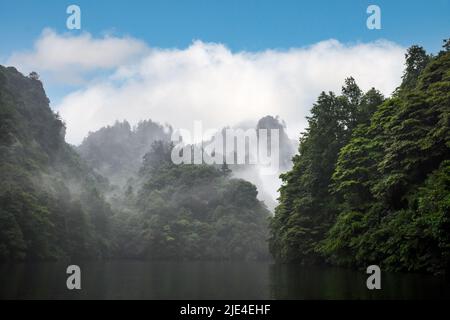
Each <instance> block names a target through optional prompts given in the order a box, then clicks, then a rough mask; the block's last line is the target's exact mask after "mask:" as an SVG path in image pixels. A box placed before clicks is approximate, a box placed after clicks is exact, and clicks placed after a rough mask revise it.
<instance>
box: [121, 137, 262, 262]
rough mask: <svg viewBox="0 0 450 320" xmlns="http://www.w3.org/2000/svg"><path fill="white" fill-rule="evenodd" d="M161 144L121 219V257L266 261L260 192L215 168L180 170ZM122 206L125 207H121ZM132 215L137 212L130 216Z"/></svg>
mask: <svg viewBox="0 0 450 320" xmlns="http://www.w3.org/2000/svg"><path fill="white" fill-rule="evenodd" d="M171 150H172V146H171V145H170V144H167V143H164V142H161V141H158V142H155V143H154V144H153V146H152V150H151V151H150V152H149V153H148V154H146V155H145V157H144V164H143V167H142V169H141V170H140V176H141V181H140V183H138V185H141V186H142V187H141V188H139V189H138V191H137V194H136V196H135V197H133V196H131V195H130V192H132V191H131V189H130V190H129V193H128V197H130V196H131V197H132V198H134V199H131V202H129V206H128V207H127V208H125V210H124V211H125V212H124V213H121V214H118V215H117V216H116V223H115V226H116V230H115V234H117V237H118V238H117V242H116V243H117V250H118V252H117V255H119V256H126V257H133V258H148V259H171V260H173V259H176V260H188V259H189V260H191V259H214V260H216V259H218V260H224V259H225V260H231V259H247V260H248V259H250V260H252V259H262V258H266V257H267V255H268V252H267V249H266V245H265V240H266V238H267V219H268V216H269V212H268V211H267V209H266V208H265V206H264V205H263V204H262V203H261V202H260V201H258V200H257V198H256V196H257V191H256V187H255V186H254V185H252V184H251V183H249V182H246V181H244V180H237V179H231V178H229V174H228V172H227V171H226V170H225V172H224V170H220V169H218V168H216V167H214V166H209V165H174V164H173V163H172V161H171V160H170V153H171ZM121 202H122V201H121ZM130 212H133V213H132V214H130Z"/></svg>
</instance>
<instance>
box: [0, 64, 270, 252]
mask: <svg viewBox="0 0 450 320" xmlns="http://www.w3.org/2000/svg"><path fill="white" fill-rule="evenodd" d="M170 130H171V129H170V128H169V127H163V126H160V125H159V124H156V123H153V122H151V121H144V122H141V123H140V124H139V125H138V126H137V127H136V128H134V129H131V128H130V126H129V124H128V123H127V122H123V123H116V124H115V125H114V126H113V127H108V128H104V129H102V130H100V131H98V132H96V133H92V134H91V135H90V136H89V137H88V138H87V139H86V140H85V141H84V143H83V144H82V146H81V147H80V148H79V151H80V153H81V154H82V155H83V158H84V159H83V158H82V157H80V156H79V155H78V153H77V152H76V151H75V150H74V149H73V147H72V146H70V145H68V144H67V143H66V142H65V140H64V135H65V125H64V123H63V121H62V120H61V119H60V118H59V116H58V115H57V114H55V113H53V112H52V110H51V109H50V107H49V100H48V99H47V97H46V95H45V92H44V89H43V86H42V83H41V82H40V81H39V80H38V76H37V74H35V73H33V74H30V76H29V77H24V76H23V75H22V74H21V73H19V72H18V71H17V70H16V69H15V68H12V67H9V68H5V67H2V66H0V260H3V261H4V260H7V261H10V260H43V259H64V258H72V259H99V258H142V259H177V260H180V259H183V260H187V259H190V260H195V259H214V260H231V259H233V260H234V259H245V260H253V259H262V258H267V256H268V250H267V246H266V239H267V236H268V235H267V223H268V216H269V212H268V210H267V209H266V207H265V206H264V205H263V203H262V202H260V201H259V200H258V199H257V190H256V187H255V186H254V185H252V184H251V183H249V182H246V181H244V180H239V179H232V178H231V177H230V176H229V174H230V170H229V169H228V168H226V166H224V167H223V168H222V170H220V169H218V168H216V167H215V166H207V165H201V166H196V165H178V166H176V165H173V163H172V162H171V159H170V152H171V148H172V146H171V145H170V144H168V142H167V140H168V137H170ZM148 151H150V152H148ZM146 152H148V153H147V154H146V155H145V156H144V157H143V158H142V155H144V154H145V153H146ZM91 166H92V167H91ZM94 169H95V170H94ZM100 173H102V174H105V176H102V175H100ZM128 178H132V179H128ZM119 179H122V181H121V182H122V183H123V184H124V185H125V187H123V188H115V189H114V192H111V185H110V184H109V182H108V181H109V180H113V182H117V180H119ZM105 195H108V197H106V196H105Z"/></svg>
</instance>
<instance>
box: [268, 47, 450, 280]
mask: <svg viewBox="0 0 450 320" xmlns="http://www.w3.org/2000/svg"><path fill="white" fill-rule="evenodd" d="M293 162H294V167H293V169H292V170H291V171H289V172H287V173H286V174H283V175H282V176H281V178H282V180H283V185H282V186H281V188H280V199H279V201H280V203H279V205H278V207H277V208H276V213H275V216H274V218H273V219H272V220H271V226H270V229H271V237H270V241H269V242H270V250H271V252H272V254H273V255H274V257H275V258H276V259H277V260H279V261H284V262H298V263H303V264H317V263H331V264H335V265H341V266H348V267H361V268H364V267H367V266H368V265H371V264H377V265H380V266H381V268H382V269H383V270H397V271H400V270H401V271H419V272H431V273H440V272H445V271H448V270H450V42H449V40H447V41H445V45H444V50H443V51H441V52H440V53H439V54H438V55H436V56H432V55H428V54H427V53H426V52H425V51H424V49H423V48H421V47H418V46H413V47H411V48H410V49H409V50H408V52H407V54H406V69H405V71H404V75H403V81H402V84H401V85H400V87H399V88H398V89H397V90H396V91H395V93H394V94H393V95H392V97H391V98H389V99H386V100H385V99H384V98H383V96H382V95H381V94H380V93H379V92H378V91H376V90H375V89H371V90H369V91H368V92H366V93H363V92H362V91H361V90H360V89H359V87H358V86H357V85H356V83H355V81H354V79H352V78H349V79H347V80H346V81H345V85H344V87H343V88H342V93H341V95H339V96H337V95H335V94H334V93H332V92H330V93H325V92H323V93H322V94H321V95H320V96H319V98H318V100H317V102H316V104H315V105H314V106H313V108H312V110H311V116H310V117H309V118H308V128H307V130H306V132H304V133H303V134H302V135H301V138H300V146H299V152H298V154H297V155H296V156H295V157H294V158H293Z"/></svg>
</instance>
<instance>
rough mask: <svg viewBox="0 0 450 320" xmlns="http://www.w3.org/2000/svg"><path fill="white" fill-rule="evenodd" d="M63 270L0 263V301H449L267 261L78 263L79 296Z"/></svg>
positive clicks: (439, 291)
mask: <svg viewBox="0 0 450 320" xmlns="http://www.w3.org/2000/svg"><path fill="white" fill-rule="evenodd" d="M67 266H68V264H67V263H56V262H39V263H26V264H25V263H23V264H0V299H427V298H447V299H449V298H450V281H449V279H448V277H447V278H445V277H438V276H430V275H420V274H396V273H383V272H382V276H381V287H382V288H381V290H368V289H367V288H366V279H367V277H368V275H366V274H365V272H364V271H355V270H348V269H340V268H330V267H303V266H298V265H276V264H273V263H271V262H143V261H105V262H85V263H80V264H79V266H80V268H81V286H82V288H81V290H72V291H70V290H68V289H67V288H66V279H67V276H68V275H67V274H66V268H67Z"/></svg>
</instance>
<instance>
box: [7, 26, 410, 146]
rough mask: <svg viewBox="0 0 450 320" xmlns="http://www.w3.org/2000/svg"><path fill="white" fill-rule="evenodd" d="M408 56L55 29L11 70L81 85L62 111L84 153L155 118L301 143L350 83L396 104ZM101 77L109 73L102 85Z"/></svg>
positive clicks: (371, 46) (387, 49)
mask: <svg viewBox="0 0 450 320" xmlns="http://www.w3.org/2000/svg"><path fill="white" fill-rule="evenodd" d="M404 52H405V48H403V47H401V46H399V45H397V44H395V43H392V42H388V41H384V40H380V41H376V42H371V43H356V44H342V43H340V42H339V41H337V40H333V39H332V40H326V41H322V42H319V43H317V44H314V45H311V46H308V47H304V48H292V49H289V50H265V51H260V52H232V51H231V50H230V49H228V48H227V47H226V46H224V45H223V44H218V43H205V42H202V41H194V42H193V43H192V44H191V45H190V46H189V47H187V48H184V49H160V48H152V47H150V46H148V45H146V44H144V43H143V42H142V41H139V40H137V39H133V38H126V37H124V38H119V37H103V38H93V37H92V36H91V35H89V34H82V35H80V36H68V35H60V34H56V33H55V32H53V31H50V30H46V31H44V32H43V34H42V35H41V37H40V38H39V39H38V40H37V42H36V44H35V47H34V50H33V51H31V52H25V53H16V54H14V55H12V56H11V57H10V59H9V62H10V64H13V65H16V66H18V67H19V68H21V69H22V70H26V71H28V70H31V69H33V70H36V71H38V72H39V73H41V74H44V75H45V76H46V77H52V78H53V79H59V81H60V82H64V81H67V82H70V81H79V83H81V85H80V87H79V88H78V89H77V90H75V91H74V92H72V93H70V94H68V95H67V96H65V97H64V98H63V99H62V101H61V103H60V104H59V105H57V106H54V108H55V109H56V110H58V111H59V112H60V114H61V115H62V117H63V119H65V121H66V122H67V137H66V138H67V140H68V142H70V143H73V144H78V143H80V142H81V141H82V139H83V138H84V137H85V136H86V135H87V134H88V132H89V131H94V130H97V129H98V128H100V127H102V126H105V125H108V124H112V123H113V122H114V121H115V120H123V119H127V120H128V121H130V123H132V124H133V123H136V122H138V121H139V120H142V119H149V118H150V119H152V120H155V121H159V122H162V123H165V122H167V123H169V124H171V125H173V126H174V127H175V128H187V129H190V128H192V125H193V122H194V121H195V120H201V121H203V123H204V127H205V129H206V128H220V127H222V126H225V125H233V124H236V123H239V122H242V121H247V120H253V121H254V120H257V119H259V118H261V117H263V116H265V115H268V114H270V115H279V116H280V117H281V118H282V119H284V120H286V122H287V125H288V133H289V134H290V136H291V137H294V138H297V137H298V134H299V132H300V131H302V130H303V128H304V126H305V124H306V121H305V116H306V115H307V114H308V110H309V109H310V108H311V106H312V104H313V103H314V101H315V100H316V98H317V96H318V95H319V93H320V92H321V91H337V92H339V91H340V88H341V86H342V84H343V81H344V79H345V78H346V77H348V76H353V77H354V78H355V79H356V81H357V83H358V84H359V85H360V87H361V88H362V89H364V90H368V89H370V88H371V87H375V88H377V89H379V90H380V91H382V92H383V93H384V94H385V95H389V94H390V93H391V92H392V91H393V90H394V89H395V88H396V86H398V85H399V82H400V77H401V74H402V70H403V60H404ZM99 70H103V71H105V70H107V71H108V73H107V74H106V75H105V74H103V75H101V76H99V75H98V74H96V72H98V71H99ZM58 75H59V77H58ZM93 75H95V76H93ZM89 77H90V78H89ZM44 79H45V78H44ZM83 81H84V82H83Z"/></svg>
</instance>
